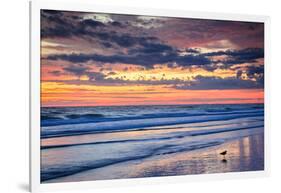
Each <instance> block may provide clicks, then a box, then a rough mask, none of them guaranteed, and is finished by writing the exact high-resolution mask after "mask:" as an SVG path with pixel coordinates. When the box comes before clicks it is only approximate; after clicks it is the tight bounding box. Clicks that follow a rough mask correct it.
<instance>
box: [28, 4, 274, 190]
mask: <svg viewBox="0 0 281 193" xmlns="http://www.w3.org/2000/svg"><path fill="white" fill-rule="evenodd" d="M41 9H50V10H65V11H85V12H96V13H99V12H101V13H115V14H134V15H153V16H168V17H182V18H200V19H216V20H231V21H249V22H263V23H264V26H265V49H264V50H265V57H264V60H265V128H264V132H265V167H264V171H253V172H243V174H242V173H241V172H235V173H220V174H208V175H206V174H204V175H186V176H172V177H153V178H138V179H118V180H106V181H87V182H67V183H50V184H41V183H40V10H41ZM269 28H270V19H269V17H267V16H258V15H240V14H225V13H207V12H192V11H185V10H164V9H152V8H137V7H135V8H134V7H123V6H120V7H117V6H102V5H95V4H91V3H90V4H89V3H82V2H79V3H78V2H77V3H74V2H67V1H32V2H30V191H31V192H43V191H52V190H73V189H82V188H102V187H114V186H115V187H120V186H121V187H122V186H135V185H138V186H140V185H149V184H159V183H161V184H167V183H183V182H191V181H205V180H222V179H238V178H239V179H241V178H250V177H251V178H252V177H261V176H268V175H269V171H270V159H269V158H270V151H269V150H270V125H269V123H270V121H269V119H270V118H269V108H270V85H269V78H270V75H269V73H270V40H269V39H270V30H269Z"/></svg>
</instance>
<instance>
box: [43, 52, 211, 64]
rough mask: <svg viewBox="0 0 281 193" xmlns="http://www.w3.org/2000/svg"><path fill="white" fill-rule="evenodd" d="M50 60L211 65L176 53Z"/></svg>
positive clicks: (71, 56)
mask: <svg viewBox="0 0 281 193" xmlns="http://www.w3.org/2000/svg"><path fill="white" fill-rule="evenodd" d="M47 59H49V60H65V61H70V62H73V63H83V62H87V61H97V62H104V63H123V64H135V65H141V66H144V67H147V68H152V67H153V65H154V64H164V63H169V62H176V63H177V64H179V65H181V66H190V65H205V64H210V63H211V61H210V60H209V59H208V58H206V57H204V56H201V55H185V56H179V55H178V54H176V53H168V54H162V53H149V54H136V55H110V56H104V55H98V54H69V55H67V54H61V55H50V56H48V57H47Z"/></svg>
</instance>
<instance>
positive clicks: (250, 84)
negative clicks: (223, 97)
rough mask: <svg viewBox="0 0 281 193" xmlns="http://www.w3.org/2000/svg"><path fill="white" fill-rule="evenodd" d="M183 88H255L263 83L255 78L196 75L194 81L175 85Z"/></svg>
mask: <svg viewBox="0 0 281 193" xmlns="http://www.w3.org/2000/svg"><path fill="white" fill-rule="evenodd" d="M174 87H175V88H176V89H183V90H202V89H203V90H213V89H218V90H224V89H253V88H263V84H262V83H260V82H257V81H253V80H243V79H240V78H236V77H229V78H220V77H204V76H196V77H195V80H194V81H190V82H188V83H185V84H180V85H176V86H174Z"/></svg>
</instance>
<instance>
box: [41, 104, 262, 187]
mask: <svg viewBox="0 0 281 193" xmlns="http://www.w3.org/2000/svg"><path fill="white" fill-rule="evenodd" d="M114 108H115V109H114ZM114 108H107V109H99V108H92V109H86V110H87V112H88V114H87V115H85V112H84V115H85V116H87V118H88V116H89V111H93V110H95V112H96V111H97V110H99V117H98V116H97V113H95V114H94V115H93V113H92V116H91V118H90V119H89V118H88V119H83V120H84V121H82V122H83V123H74V122H75V119H70V120H66V119H56V120H55V119H53V120H55V121H49V120H48V121H46V122H45V123H46V124H45V125H44V126H43V127H42V128H43V129H44V132H41V181H42V182H43V183H55V182H75V181H88V180H108V179H128V178H142V177H159V176H175V175H190V174H209V173H225V172H243V171H257V170H263V169H264V125H263V105H259V104H258V105H256V104H254V105H211V106H210V105H205V106H202V105H200V106H192V107H191V106H166V107H138V108H140V109H142V111H140V110H138V109H136V108H135V107H126V108H125V107H119V108H117V107H114ZM165 108H166V109H167V110H168V109H169V110H170V113H166V112H165V111H163V112H161V110H163V109H165ZM47 110H48V109H47ZM63 110H64V111H66V110H65V109H63ZM86 110H85V109H83V110H81V109H70V110H69V109H67V113H66V112H64V113H61V114H63V116H65V117H66V116H68V117H70V116H69V112H70V111H71V113H73V112H77V111H79V112H80V114H81V111H86ZM48 111H50V110H48ZM58 111H62V109H57V110H56V112H55V111H54V109H52V112H51V113H52V115H54V114H55V115H58V114H59V112H58ZM102 111H103V112H102ZM106 111H107V112H108V114H109V113H111V115H110V116H109V115H108V116H107V117H101V116H100V114H101V112H102V113H103V114H105V113H106ZM147 112H150V113H147ZM61 114H60V116H61ZM117 115H118V116H119V117H118V116H117ZM93 116H95V117H97V118H96V119H94V118H93ZM152 116H154V117H152ZM71 117H72V118H73V117H81V116H77V115H76V116H73V115H72V116H71ZM83 118H84V117H83ZM76 119H77V118H76ZM81 120H82V119H80V122H81ZM76 121H77V120H76ZM87 121H88V122H87ZM67 122H71V124H70V123H67ZM225 150H226V151H227V154H226V156H225V160H226V161H222V160H223V159H224V157H223V156H222V155H220V153H221V152H223V151H225Z"/></svg>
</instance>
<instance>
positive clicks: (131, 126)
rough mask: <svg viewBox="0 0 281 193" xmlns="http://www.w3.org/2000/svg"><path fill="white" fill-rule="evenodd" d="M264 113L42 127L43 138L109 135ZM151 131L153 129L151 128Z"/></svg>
mask: <svg viewBox="0 0 281 193" xmlns="http://www.w3.org/2000/svg"><path fill="white" fill-rule="evenodd" d="M263 115H264V113H263V111H260V112H259V111H255V112H251V113H249V112H247V113H239V114H236V113H233V114H224V115H203V116H186V117H168V118H151V119H141V120H138V119H136V120H134V121H132V120H121V121H110V122H99V123H81V124H72V125H59V126H47V127H42V130H41V138H50V137H62V136H71V135H83V134H90V133H108V132H122V131H129V130H130V131H136V130H147V129H149V128H148V127H157V126H168V125H175V124H187V123H203V122H212V121H226V120H231V119H238V118H246V117H260V116H263ZM150 129H151V128H150Z"/></svg>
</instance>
